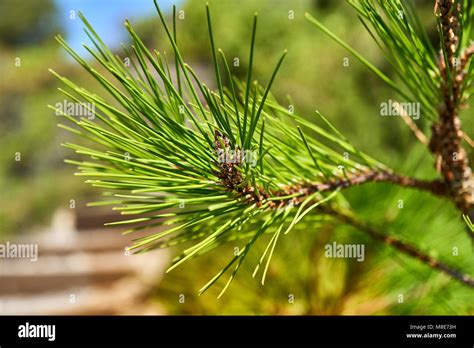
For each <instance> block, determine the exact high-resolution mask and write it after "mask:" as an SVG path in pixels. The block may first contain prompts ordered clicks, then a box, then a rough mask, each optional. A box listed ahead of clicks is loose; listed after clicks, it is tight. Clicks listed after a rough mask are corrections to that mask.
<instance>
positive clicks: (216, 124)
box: [50, 2, 470, 295]
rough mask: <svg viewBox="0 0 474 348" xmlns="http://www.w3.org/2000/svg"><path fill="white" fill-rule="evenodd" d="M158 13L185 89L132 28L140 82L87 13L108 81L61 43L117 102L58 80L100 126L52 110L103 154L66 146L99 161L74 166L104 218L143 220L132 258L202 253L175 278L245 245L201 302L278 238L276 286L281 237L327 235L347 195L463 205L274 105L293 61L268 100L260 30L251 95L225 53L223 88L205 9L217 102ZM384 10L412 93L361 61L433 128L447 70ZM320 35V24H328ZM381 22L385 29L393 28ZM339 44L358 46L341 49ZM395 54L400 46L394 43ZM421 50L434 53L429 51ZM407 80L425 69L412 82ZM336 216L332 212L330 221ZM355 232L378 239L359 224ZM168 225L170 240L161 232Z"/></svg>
mask: <svg viewBox="0 0 474 348" xmlns="http://www.w3.org/2000/svg"><path fill="white" fill-rule="evenodd" d="M155 5H156V8H157V11H158V14H159V18H160V21H161V23H162V26H163V28H164V30H165V33H166V35H167V37H168V39H169V41H170V43H171V46H172V49H173V54H174V59H175V62H176V69H177V71H176V74H173V76H172V75H171V73H170V69H169V68H168V63H167V57H166V55H165V54H162V53H160V52H158V51H153V52H151V51H150V50H149V49H148V48H147V47H146V46H145V45H144V43H143V42H142V40H141V39H140V37H139V36H138V35H137V34H136V32H135V31H134V29H133V27H132V25H131V24H130V23H129V22H128V21H127V22H126V25H125V26H126V29H127V30H128V32H129V34H130V37H131V40H132V43H133V45H132V47H131V50H128V49H125V53H126V54H127V56H128V57H129V58H131V59H132V62H133V64H134V67H135V70H136V71H133V72H132V71H131V70H130V69H129V68H128V66H126V65H125V64H124V62H123V61H122V60H121V59H120V58H119V57H118V56H117V55H116V54H114V53H112V52H111V51H110V50H109V48H108V47H107V46H106V45H105V44H104V42H103V41H102V40H101V39H100V37H99V36H98V35H97V33H96V32H95V31H94V30H93V28H92V26H91V25H90V24H89V23H88V22H87V20H86V19H85V18H84V17H83V16H82V14H81V15H80V17H81V20H82V21H83V22H84V24H85V27H86V32H87V34H88V36H89V37H90V39H91V41H92V43H93V46H94V47H95V48H96V49H95V50H94V49H91V48H89V47H88V46H87V45H85V48H86V49H87V50H88V51H89V52H90V53H91V55H92V56H93V57H94V58H95V60H96V64H98V65H100V69H97V67H96V66H93V65H92V64H91V63H89V62H88V61H86V60H84V59H83V58H82V57H80V56H79V55H78V54H77V53H76V52H74V50H72V49H71V48H70V47H69V46H68V45H67V43H66V42H65V41H64V40H63V39H62V38H61V37H58V38H57V39H58V41H59V42H60V44H61V45H63V47H64V48H65V49H66V51H67V52H68V53H69V54H70V55H71V56H72V57H73V58H74V59H75V60H76V61H77V62H78V64H80V65H81V66H82V67H83V68H84V69H85V70H86V71H87V72H88V73H89V74H90V75H91V76H92V77H93V78H94V79H96V80H97V82H98V83H99V84H100V85H101V86H102V87H103V89H104V91H105V92H106V93H105V94H106V95H98V94H96V93H92V92H90V91H89V90H87V89H86V88H83V87H80V86H78V85H76V84H75V83H74V82H73V81H70V80H69V79H67V78H66V77H63V76H61V75H59V74H58V73H55V72H53V74H55V75H56V76H57V77H58V78H59V79H60V80H61V81H62V82H63V83H64V85H65V87H66V88H65V89H60V90H61V92H62V93H63V94H64V95H65V96H66V97H67V98H68V99H69V100H71V101H73V102H75V103H80V104H81V105H93V106H95V109H94V110H91V111H93V112H94V116H95V118H96V119H95V120H90V119H87V118H81V117H76V116H77V115H71V114H68V112H67V110H61V109H58V107H54V106H50V107H51V108H52V109H54V110H55V111H56V112H57V113H58V114H61V115H62V116H63V117H64V118H65V119H66V120H67V121H69V122H70V124H71V126H69V125H64V124H60V127H62V128H64V129H66V130H68V131H71V132H73V133H74V134H77V135H79V136H81V137H83V138H85V139H87V140H89V141H90V142H91V143H93V144H94V145H90V146H92V147H87V146H83V145H77V144H71V143H66V144H64V146H66V147H68V148H70V149H73V150H75V151H76V153H78V154H80V155H82V156H87V157H89V158H90V160H88V161H67V162H68V163H71V164H74V165H77V166H78V168H79V173H77V174H76V175H78V176H83V177H86V178H87V180H86V182H87V183H89V184H92V185H93V186H97V187H100V188H103V189H106V190H107V191H106V192H105V193H104V195H105V197H106V198H105V200H104V201H100V202H95V203H92V204H91V205H113V206H114V209H115V210H118V211H120V212H121V213H122V214H123V215H127V216H131V218H130V219H128V220H125V221H119V222H112V223H110V224H109V225H125V226H129V229H128V230H126V231H125V232H124V233H134V232H136V231H141V230H145V231H148V232H149V233H148V234H146V235H145V236H144V237H141V238H137V239H135V240H134V244H133V245H132V246H131V247H130V249H132V250H134V251H136V252H145V251H148V250H152V249H154V248H164V247H169V246H174V245H182V244H188V245H189V244H190V246H189V247H187V248H186V249H185V250H184V251H183V252H182V253H181V254H180V255H178V256H177V257H176V258H175V259H174V260H173V263H172V265H171V266H170V268H169V270H168V271H170V270H172V269H174V268H176V267H178V266H180V265H182V264H183V263H185V262H186V261H188V260H191V259H192V258H195V257H198V256H200V255H202V254H204V253H207V252H209V251H211V250H214V249H215V248H218V247H220V246H222V245H224V244H226V243H229V242H232V243H239V242H241V241H245V244H244V245H243V246H242V247H241V248H239V251H238V252H237V253H236V254H235V255H234V257H233V258H232V259H231V260H230V262H229V263H228V264H227V265H226V266H225V267H224V268H223V269H222V270H221V271H220V272H219V273H218V274H216V276H215V277H213V278H212V279H211V280H210V281H209V283H207V284H206V285H205V286H204V287H203V288H202V289H201V292H203V291H205V290H206V289H208V288H209V287H210V286H211V285H212V284H214V283H215V282H216V281H217V280H219V279H220V278H221V277H222V276H223V275H224V274H226V273H227V272H228V271H229V270H230V267H232V266H234V265H235V267H234V269H233V271H232V273H231V275H230V277H229V280H228V281H227V283H226V284H225V286H224V288H223V290H222V292H221V295H222V293H223V292H224V291H225V290H226V289H227V287H228V285H229V284H230V282H231V281H232V279H233V278H234V276H235V274H236V272H237V271H238V270H239V268H240V266H241V265H242V263H243V262H244V260H245V258H246V256H247V254H248V252H249V250H250V249H251V248H252V246H253V245H254V244H255V243H256V242H257V241H259V240H260V239H261V237H262V236H263V235H269V236H270V241H269V243H268V245H267V247H266V249H265V251H264V252H263V255H262V256H261V258H260V261H259V263H258V264H257V266H256V268H255V272H254V276H255V275H256V274H257V273H258V272H259V271H260V270H262V283H264V281H265V277H266V274H267V270H268V267H269V264H270V260H271V258H272V255H273V253H274V251H275V248H276V245H277V243H278V241H279V240H281V238H282V236H284V235H286V234H288V233H289V232H290V231H291V230H293V229H294V228H295V227H297V226H299V223H300V221H301V220H302V219H303V218H305V219H306V221H310V222H312V223H314V222H324V221H326V219H329V218H334V217H337V216H336V215H337V214H335V212H337V211H342V209H339V208H342V207H344V206H345V205H346V202H345V198H344V197H343V196H342V193H341V191H342V190H343V189H345V188H348V187H352V186H356V185H362V184H365V183H371V182H386V183H391V184H396V185H400V186H403V187H407V188H415V189H420V190H424V191H428V192H431V193H432V194H435V195H438V196H446V195H447V194H448V193H450V191H448V189H449V188H448V187H447V186H446V184H445V183H444V182H442V181H438V180H433V181H425V180H419V179H414V178H410V177H407V176H404V175H399V174H396V173H394V172H393V170H391V169H390V168H388V167H387V166H386V165H383V164H381V163H380V162H378V161H376V160H374V159H373V158H371V157H370V156H368V155H367V154H365V153H363V152H361V151H360V150H358V149H357V148H355V147H354V146H353V145H352V144H351V142H350V141H349V140H348V139H347V138H346V137H344V136H343V135H342V134H341V133H340V132H339V131H338V130H337V129H336V128H335V127H334V126H333V125H332V124H331V123H330V122H329V121H328V120H327V119H326V118H325V117H324V116H323V115H321V114H320V113H316V115H317V117H318V118H319V120H320V121H322V122H323V123H324V126H318V125H316V123H314V122H312V121H310V120H307V119H305V118H303V117H302V116H300V115H297V114H294V113H293V112H290V111H289V110H288V109H286V108H285V107H283V106H282V105H280V104H279V103H278V101H277V100H276V99H275V98H274V97H273V96H272V95H271V93H270V88H271V86H272V84H273V82H274V81H275V78H276V75H277V72H278V70H279V68H280V66H281V64H282V62H283V59H284V57H285V55H286V51H284V52H283V54H282V56H281V58H280V59H279V60H278V61H277V62H276V64H275V69H274V71H273V73H272V75H271V77H270V79H269V83H268V85H267V86H266V87H261V86H260V85H259V84H258V83H257V82H256V81H253V74H252V66H253V56H254V55H253V51H254V49H255V42H256V23H257V19H256V17H255V18H254V22H253V23H254V24H253V30H252V37H251V44H250V54H249V57H250V58H249V59H250V63H249V71H248V75H247V83H241V82H239V81H238V80H235V79H234V78H233V76H232V74H231V70H230V68H229V65H228V63H227V61H226V58H225V55H224V53H223V52H222V51H221V50H218V52H219V55H220V57H221V59H222V61H223V63H224V64H223V65H224V67H225V73H226V74H227V76H221V71H220V69H219V65H218V63H217V56H216V53H215V43H214V35H213V33H212V25H211V16H210V12H209V9H208V8H207V9H206V15H207V16H206V17H207V21H208V30H209V38H210V48H211V54H212V61H213V63H214V71H215V77H216V81H217V85H218V86H217V87H218V90H217V91H213V90H211V89H210V88H209V87H208V86H206V85H205V84H204V83H203V82H202V81H201V80H200V78H199V77H198V76H197V74H196V73H195V72H194V70H193V69H192V68H191V67H190V66H189V65H188V64H186V63H185V60H184V58H183V56H182V55H181V53H180V51H179V49H178V46H177V43H176V30H175V29H176V28H175V19H174V18H173V28H172V30H171V29H170V28H169V26H168V24H167V21H166V19H165V17H164V15H163V13H162V12H161V10H160V9H159V7H158V6H157V4H156V2H155ZM381 6H383V10H384V11H385V13H386V14H387V15H389V17H390V20H391V21H392V22H393V23H392V24H393V25H392V29H393V30H394V32H393V35H394V37H393V40H394V42H395V43H396V45H395V46H396V47H394V46H393V45H390V46H387V47H388V51H387V54H392V55H394V56H395V57H398V59H395V60H393V61H392V63H393V64H394V66H396V67H397V68H398V69H399V70H398V72H399V74H400V75H401V76H404V74H406V75H407V76H408V78H407V79H404V81H405V82H406V84H407V85H406V87H407V89H408V92H406V91H403V90H402V88H399V87H397V86H396V84H395V83H394V82H393V81H392V80H390V79H388V78H387V77H386V76H385V75H383V74H382V73H381V72H380V71H379V70H378V69H377V68H375V67H374V66H373V65H371V64H370V63H368V62H367V61H366V60H364V59H363V57H362V56H360V55H358V54H357V53H356V52H355V51H354V52H355V54H357V57H358V58H359V59H361V61H363V62H364V63H365V64H366V65H368V66H369V67H370V68H371V69H372V70H373V71H374V72H376V73H377V74H378V75H379V76H380V77H382V78H383V79H384V80H385V81H386V82H387V83H389V85H391V86H392V87H393V88H394V89H395V90H396V91H397V92H399V93H400V95H403V96H408V97H409V96H411V97H412V98H413V97H416V98H420V100H421V101H422V103H424V104H423V105H425V106H426V110H427V114H428V115H429V114H431V113H432V111H433V108H432V106H431V104H430V103H431V101H432V100H436V99H435V98H436V97H437V95H436V92H435V90H434V89H433V88H434V87H435V83H434V82H433V81H432V80H431V79H432V73H433V71H435V69H436V68H437V66H436V64H435V63H434V60H433V59H432V58H433V57H431V55H430V53H429V52H430V43H429V40H426V39H425V38H419V37H418V36H417V35H416V34H417V33H418V32H419V28H418V27H417V26H416V24H413V26H409V27H408V33H407V35H409V38H410V40H407V38H406V37H404V36H403V35H401V33H406V31H405V30H402V28H401V27H399V26H400V25H401V24H400V23H397V22H396V20H395V18H394V17H393V11H395V10H397V9H398V7H397V6H395V5H393V4H385V2H381ZM393 6H395V7H393ZM357 9H358V11H359V12H360V13H361V14H363V15H365V16H367V18H372V19H373V18H377V21H380V18H379V17H380V16H379V17H374V16H372V15H373V14H374V11H375V9H374V8H372V7H371V5H370V3H369V2H367V3H366V2H363V3H362V5H361V7H357ZM173 15H176V11H174V12H173ZM409 18H410V23H412V22H413V20H414V19H413V18H415V17H413V14H411V15H410V17H409ZM315 23H318V25H319V22H317V21H316V22H315ZM377 23H378V24H379V25H381V22H377ZM377 23H376V24H377ZM413 23H414V22H413ZM466 25H467V22H466ZM403 28H404V27H403ZM378 30H380V27H378ZM338 40H339V39H338ZM339 42H340V43H341V44H343V45H345V46H347V45H346V44H345V43H343V42H342V41H341V40H339ZM394 42H392V44H393V43H394ZM407 42H410V43H411V44H410V45H408V46H407V48H406V49H405V50H404V51H401V52H399V51H398V49H400V47H401V46H400V45H402V44H405V43H407ZM386 44H390V42H389V41H388V39H387V40H386ZM347 47H348V46H347ZM422 48H423V49H425V50H424V51H421V49H422ZM131 55H133V56H131ZM130 56H131V57H130ZM403 57H404V58H403ZM407 60H408V61H407ZM466 64H467V63H466ZM407 67H413V68H410V70H408V71H407V70H405V69H406V68H407ZM152 70H153V71H152ZM175 76H176V79H177V80H179V83H178V87H177V88H176V87H175V86H174V84H173V78H174V77H175ZM419 76H422V78H421V79H420V78H419ZM224 77H225V78H224ZM415 77H416V79H415ZM467 79H469V76H468V77H467ZM225 80H227V81H229V84H230V88H226V87H225V86H224V85H223V81H225ZM421 81H423V82H421ZM430 98H432V99H430ZM433 98H434V99H433ZM428 101H430V102H428ZM434 111H436V110H434ZM308 134H311V136H307V135H308ZM329 205H330V207H331V209H332V210H331V211H326V210H324V209H326V208H327V207H328V206H329ZM318 209H320V210H318ZM327 209H329V208H327ZM317 211H319V212H320V214H309V213H310V212H317ZM345 219H348V218H345ZM347 222H348V223H351V224H355V225H356V226H357V225H358V226H360V227H361V228H362V229H365V230H367V229H368V228H366V227H364V226H363V225H362V223H360V222H357V221H356V220H351V219H349V220H347ZM159 226H160V227H164V228H163V229H162V230H159V231H158V232H157V231H154V229H155V228H156V227H159ZM368 230H369V232H368V233H369V234H370V235H371V236H372V237H374V238H375V239H376V240H380V241H382V242H385V243H388V242H390V243H392V245H394V246H395V247H396V248H397V249H399V250H400V251H402V252H405V253H407V254H409V255H410V256H413V257H415V258H418V259H420V260H421V261H423V262H425V263H428V264H431V265H432V266H433V268H435V269H438V270H440V271H443V272H445V273H447V274H450V275H451V276H453V277H455V278H457V279H459V276H458V274H457V273H456V271H455V270H452V269H451V268H450V267H448V266H444V264H442V263H440V262H438V261H436V260H433V259H431V258H429V257H427V256H424V254H423V253H421V252H418V251H417V250H416V248H414V247H411V246H407V245H405V244H404V243H403V242H396V241H393V240H392V239H390V238H389V237H385V236H383V235H380V234H377V232H376V231H375V230H371V229H368ZM468 283H469V281H468ZM469 285H470V284H469Z"/></svg>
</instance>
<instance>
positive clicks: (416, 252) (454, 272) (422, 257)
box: [320, 206, 474, 288]
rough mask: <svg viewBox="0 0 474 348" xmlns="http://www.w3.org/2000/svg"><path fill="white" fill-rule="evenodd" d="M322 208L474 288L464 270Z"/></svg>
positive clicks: (473, 280)
mask: <svg viewBox="0 0 474 348" xmlns="http://www.w3.org/2000/svg"><path fill="white" fill-rule="evenodd" d="M320 210H322V211H323V212H325V213H327V214H331V215H333V216H334V217H336V218H337V219H338V220H339V221H341V222H343V223H347V224H350V225H352V226H354V227H356V228H357V229H359V230H360V231H362V232H364V233H366V234H368V235H369V236H370V237H372V238H373V239H375V240H378V241H379V242H382V243H384V244H386V245H389V246H391V247H393V248H395V249H397V250H398V251H400V252H401V253H403V254H406V255H409V256H411V257H413V258H415V259H417V260H418V261H420V262H422V263H424V264H425V265H427V266H428V267H431V268H432V269H435V270H438V271H441V272H443V273H445V274H446V275H448V276H450V277H451V278H453V279H455V280H457V281H459V282H461V283H463V284H464V285H467V286H469V287H471V288H474V278H473V277H471V276H470V275H468V274H464V273H463V272H461V271H459V270H458V269H456V268H454V267H452V266H449V265H447V264H445V263H444V262H441V261H439V260H437V259H435V258H433V257H431V256H429V255H427V254H425V253H424V252H423V251H420V250H419V249H417V248H416V247H415V246H413V245H411V244H409V243H407V242H404V241H402V240H400V239H398V238H395V237H392V236H387V235H386V234H384V233H382V232H380V231H379V230H377V229H376V228H375V227H373V226H370V225H368V224H366V223H365V222H363V221H360V220H359V219H357V218H355V217H354V216H352V215H349V214H346V213H343V212H341V211H337V210H334V209H332V208H329V207H327V206H326V207H321V208H320Z"/></svg>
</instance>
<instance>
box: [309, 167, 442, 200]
mask: <svg viewBox="0 0 474 348" xmlns="http://www.w3.org/2000/svg"><path fill="white" fill-rule="evenodd" d="M370 182H386V183H391V184H396V185H400V186H403V187H409V188H415V189H419V190H423V191H428V192H431V193H432V194H434V195H437V196H444V195H446V194H447V190H446V186H445V185H444V183H443V182H442V181H440V180H432V181H428V180H419V179H415V178H412V177H408V176H405V175H399V174H395V173H393V172H390V171H376V170H370V171H366V172H362V173H358V174H352V175H351V174H348V176H347V177H346V178H338V179H332V180H329V181H327V182H325V183H319V184H311V185H310V186H309V187H308V190H309V193H313V192H316V191H321V192H324V191H334V190H336V189H342V188H347V187H351V186H357V185H361V184H365V183H370Z"/></svg>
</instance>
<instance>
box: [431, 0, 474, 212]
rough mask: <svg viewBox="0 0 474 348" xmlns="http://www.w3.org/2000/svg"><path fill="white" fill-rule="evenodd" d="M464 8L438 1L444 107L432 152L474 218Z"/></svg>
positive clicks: (457, 3) (453, 193)
mask: <svg viewBox="0 0 474 348" xmlns="http://www.w3.org/2000/svg"><path fill="white" fill-rule="evenodd" d="M462 10H463V9H462V7H461V2H460V1H458V0H439V1H437V15H438V18H439V32H440V36H441V39H442V41H441V53H440V59H439V69H440V72H441V94H442V97H443V99H442V104H441V107H440V109H439V120H438V122H437V123H435V124H433V126H432V136H431V140H430V144H429V148H430V150H431V151H432V152H433V153H434V154H435V155H436V156H438V157H439V160H438V161H439V165H438V166H439V168H440V171H441V173H442V175H443V177H444V179H445V181H446V183H447V185H448V187H449V191H450V194H451V196H452V197H453V200H454V202H455V204H456V206H457V207H458V208H459V209H460V210H461V211H462V212H463V213H466V214H474V177H473V174H472V170H471V168H470V166H469V158H468V155H467V153H466V151H465V150H464V148H463V147H462V145H461V140H462V138H463V131H462V129H461V121H460V119H459V107H460V105H461V103H462V100H463V85H464V81H465V79H466V76H467V71H466V68H467V66H468V64H469V60H470V58H471V57H472V55H473V47H472V46H471V47H469V48H467V49H466V50H465V51H464V53H463V55H462V56H461V57H460V58H459V56H458V54H459V49H460V47H459V35H460V22H462V15H463V12H462Z"/></svg>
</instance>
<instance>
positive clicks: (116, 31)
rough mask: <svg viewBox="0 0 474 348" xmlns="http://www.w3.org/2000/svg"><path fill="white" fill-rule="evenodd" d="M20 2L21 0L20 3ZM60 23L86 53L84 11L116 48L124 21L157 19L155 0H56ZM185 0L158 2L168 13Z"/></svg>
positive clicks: (76, 46)
mask: <svg viewBox="0 0 474 348" xmlns="http://www.w3.org/2000/svg"><path fill="white" fill-rule="evenodd" d="M19 1H21V0H19ZM55 2H56V4H57V7H58V10H59V17H60V22H61V24H62V26H63V28H64V30H65V36H66V37H65V38H66V40H67V42H68V43H69V44H70V45H71V46H72V48H74V49H75V50H76V51H77V52H79V53H80V54H84V53H85V52H86V51H85V49H84V48H83V47H82V43H89V38H88V37H87V35H86V34H85V33H84V31H83V26H82V23H81V20H80V19H79V18H78V17H77V12H78V11H81V12H82V13H84V15H85V16H86V18H87V20H88V21H89V22H90V23H91V24H92V26H93V27H94V29H95V30H96V31H97V33H98V34H99V35H100V36H101V38H102V39H103V40H104V42H105V43H106V44H107V45H109V46H110V47H111V48H116V47H117V46H119V45H120V42H122V41H123V40H124V38H126V37H127V36H126V30H125V28H124V26H123V22H124V19H125V18H128V19H130V20H131V21H132V22H133V20H134V19H137V18H140V17H146V16H157V13H156V9H155V5H154V4H153V0H55ZM181 3H182V0H159V1H158V4H159V5H160V8H161V9H162V10H163V11H165V12H168V11H170V10H171V8H172V5H173V4H176V5H177V6H179V5H180V4H181ZM71 11H75V13H76V19H70V13H71Z"/></svg>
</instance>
